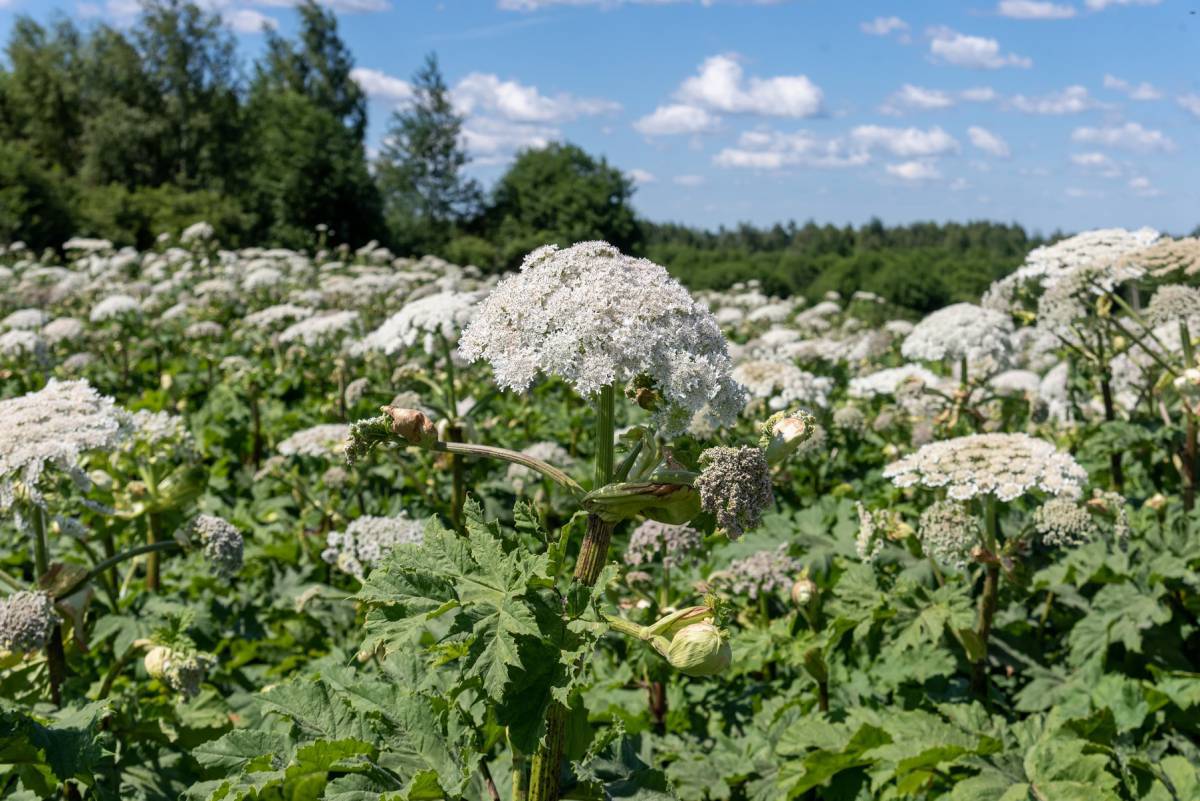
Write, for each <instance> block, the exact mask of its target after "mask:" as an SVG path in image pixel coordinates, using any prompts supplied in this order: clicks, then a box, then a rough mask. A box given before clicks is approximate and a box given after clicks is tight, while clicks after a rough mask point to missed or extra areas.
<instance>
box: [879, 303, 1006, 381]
mask: <svg viewBox="0 0 1200 801" xmlns="http://www.w3.org/2000/svg"><path fill="white" fill-rule="evenodd" d="M1012 332H1013V324H1012V320H1011V319H1010V318H1009V316H1008V315H1006V314H1002V313H1000V312H998V311H994V310H992V309H984V308H980V307H979V306H976V305H974V304H972V303H956V304H954V305H953V306H947V307H946V308H944V309H938V310H937V311H935V312H934V313H933V314H930V315H929V316H928V317H926V318H925V319H924V320H922V321H921V322H919V323H917V325H916V326H915V327H914V328H913V330H912V333H910V334H909V335H908V336H907V337H906V338H905V339H904V344H903V345H901V346H900V352H901V353H902V354H904V357H905V358H907V359H918V360H921V361H929V362H938V361H943V360H947V359H949V360H951V361H954V362H958V361H960V360H962V359H966V361H967V364H968V366H971V367H973V366H975V365H985V364H987V365H995V366H997V367H1003V366H1005V365H1007V364H1008V360H1009V356H1010V354H1011V353H1012V342H1011V339H1010V338H1011V336H1012Z"/></svg>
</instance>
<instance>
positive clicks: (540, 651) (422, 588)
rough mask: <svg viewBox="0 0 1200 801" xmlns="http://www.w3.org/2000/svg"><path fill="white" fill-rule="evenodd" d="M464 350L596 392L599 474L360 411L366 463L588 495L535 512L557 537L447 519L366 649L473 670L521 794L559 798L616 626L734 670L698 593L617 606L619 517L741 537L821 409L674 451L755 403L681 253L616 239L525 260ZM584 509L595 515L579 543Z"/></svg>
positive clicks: (523, 384)
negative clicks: (671, 256) (473, 470)
mask: <svg viewBox="0 0 1200 801" xmlns="http://www.w3.org/2000/svg"><path fill="white" fill-rule="evenodd" d="M459 349H460V351H461V353H462V355H463V356H464V357H465V358H467V359H470V360H484V361H487V362H488V363H489V364H490V365H491V367H492V369H493V372H494V374H495V378H496V382H497V384H498V385H499V386H500V387H502V388H504V389H508V390H513V391H518V392H521V391H525V390H527V389H529V387H530V386H531V384H532V383H533V382H534V381H535V380H536V379H537V378H538V377H539V376H551V377H556V378H559V379H561V380H563V381H564V382H566V383H567V384H569V385H570V386H571V387H572V388H573V389H574V390H575V392H576V393H577V394H578V395H579V396H580V397H581V398H583V399H584V400H585V401H587V402H588V403H590V404H591V407H592V409H593V425H594V433H593V468H594V469H593V476H592V480H591V482H590V486H584V485H582V484H580V483H578V482H577V481H575V479H573V478H572V477H571V476H570V475H568V474H567V473H566V472H564V471H563V470H562V469H561V468H560V467H559V466H556V465H553V464H551V463H549V462H548V461H545V460H543V459H541V458H538V457H537V456H535V455H531V454H530V453H525V452H518V451H512V450H508V449H504V448H499V447H494V446H490V445H485V444H472V443H463V442H456V441H453V440H451V439H448V438H445V437H443V436H440V434H439V429H438V427H437V426H436V425H435V424H434V422H433V421H432V420H431V419H430V418H429V417H428V416H427V415H426V414H424V413H423V412H420V411H418V410H413V409H401V408H396V407H384V409H383V414H381V415H380V416H378V417H375V418H370V419H367V420H363V421H360V422H358V423H356V424H354V425H353V426H352V428H351V444H350V446H349V449H348V454H349V456H350V458H351V460H352V461H357V460H360V459H363V458H364V457H365V456H366V455H367V454H368V453H369V452H370V451H372V450H373V449H376V448H379V447H384V448H389V449H397V450H398V449H402V448H417V449H425V450H431V451H441V452H444V453H449V454H454V455H455V456H459V457H471V456H474V457H486V458H492V459H498V460H500V461H504V462H509V463H511V464H517V465H521V466H523V467H525V468H528V469H531V470H533V471H535V472H537V473H539V474H541V475H542V476H544V477H545V478H546V479H548V480H549V481H552V482H554V483H556V484H558V485H560V486H562V487H563V488H564V489H565V490H566V491H567V492H569V493H570V495H571V496H572V497H573V498H574V501H575V504H576V508H577V509H578V512H577V514H576V516H575V517H574V518H572V521H571V523H569V524H568V525H567V526H565V527H564V529H563V531H562V532H561V534H560V535H559V536H558V537H557V538H551V537H549V536H548V535H547V534H546V533H545V532H541V531H540V528H539V526H538V524H537V522H536V521H528V520H527V521H526V525H527V527H529V528H532V529H534V530H537V531H539V538H540V539H541V541H540V543H539V542H537V540H535V541H534V542H531V543H521V542H517V543H514V542H509V541H505V540H504V539H502V538H500V537H498V536H497V530H496V529H495V528H494V527H491V526H489V525H488V524H486V523H484V522H483V520H482V519H481V516H480V513H479V511H478V510H477V509H476V510H475V511H473V512H471V513H470V514H468V515H467V518H468V521H467V525H466V532H465V537H458V536H455V535H453V534H450V533H449V532H445V531H442V530H437V529H436V528H435V529H431V530H427V531H426V536H425V541H424V543H423V545H421V546H419V547H417V546H410V547H406V546H403V545H401V546H398V547H397V548H396V549H395V550H394V552H393V555H392V557H391V558H390V560H388V561H387V562H385V563H384V564H383V566H382V568H383V569H382V570H377V571H376V572H375V573H373V574H372V575H371V576H370V577H369V578H368V579H367V581H366V585H365V588H364V589H363V591H362V592H361V593H360V595H359V598H360V600H361V601H363V602H364V603H365V604H366V605H367V606H368V607H370V608H371V609H372V611H371V612H370V613H369V614H368V617H367V631H368V640H367V646H366V649H365V654H366V655H367V657H368V658H369V656H370V655H373V654H386V653H390V652H394V651H399V650H408V649H411V648H412V647H414V646H416V647H418V648H422V649H423V651H424V653H425V657H426V659H428V661H429V663H430V665H431V667H432V666H439V665H445V666H456V673H457V679H456V680H455V682H456V683H455V685H454V686H455V688H456V689H455V690H454V694H456V695H457V694H459V693H466V694H467V696H469V697H471V698H474V699H475V701H474V702H475V703H483V704H485V705H486V706H487V708H488V709H489V710H490V711H489V713H488V715H489V717H493V718H494V719H495V720H496V722H497V723H499V724H500V725H502V726H503V727H504V729H505V732H506V737H507V740H508V743H509V745H510V748H511V750H512V764H513V771H514V775H513V786H514V788H515V792H514V795H515V796H516V797H519V798H526V797H527V798H529V799H533V800H534V801H547V800H548V799H554V798H558V797H559V787H560V782H561V780H562V777H563V760H564V754H565V752H566V750H567V740H568V729H569V728H571V727H573V726H577V725H578V723H579V720H580V715H581V714H582V707H581V705H580V703H579V697H578V693H579V690H580V688H581V682H582V681H583V676H584V674H585V672H586V669H587V663H588V654H589V652H590V651H591V649H592V648H593V647H594V645H595V643H596V642H597V640H598V639H599V637H600V636H602V635H603V634H604V633H605V632H606V631H608V630H613V631H617V632H621V633H625V634H627V635H629V636H632V637H634V638H636V639H638V640H641V641H644V642H646V643H648V644H649V645H651V646H652V647H653V649H654V650H656V651H657V652H658V653H659V654H661V656H662V658H663V659H665V660H666V661H667V663H669V664H670V665H671V666H673V667H675V668H676V669H678V670H680V671H682V672H684V673H686V674H688V675H694V676H704V675H710V674H712V673H716V672H720V671H721V670H723V669H724V668H725V667H727V666H728V664H729V661H730V651H729V647H728V644H727V642H726V635H725V633H724V632H723V631H722V629H721V628H720V627H719V625H718V623H719V621H714V615H715V610H714V609H713V608H712V607H711V605H704V604H702V605H698V606H693V607H686V608H685V609H683V610H679V611H677V612H676V613H673V614H672V615H670V616H668V617H667V618H664V619H663V620H661V621H659V622H658V623H656V624H654V625H653V626H650V627H642V626H638V625H636V624H633V623H630V622H628V621H625V620H624V619H622V618H620V617H617V616H615V615H611V614H608V613H605V612H603V611H602V606H603V605H604V602H605V592H606V589H607V585H608V583H609V582H610V581H611V580H612V579H613V577H614V568H613V567H611V566H610V561H611V560H610V553H609V551H610V543H611V541H612V538H613V532H614V529H615V528H616V527H617V526H618V525H620V524H621V523H622V522H623V521H626V520H632V519H634V518H637V517H644V518H647V519H650V520H656V521H660V522H663V523H668V524H676V525H678V524H682V523H687V522H689V521H692V520H693V519H699V518H701V517H702V516H707V517H708V518H709V519H711V521H712V522H711V524H710V525H712V526H713V527H714V528H715V529H716V530H717V531H718V532H722V533H724V534H725V535H727V536H729V537H730V538H736V537H737V536H738V535H740V534H741V533H742V532H743V531H744V530H746V529H750V528H753V527H754V526H755V525H757V523H758V521H759V520H760V518H761V515H762V512H763V510H764V508H765V507H766V506H768V505H769V504H770V503H771V502H772V489H771V474H770V470H771V464H772V463H773V462H774V463H778V462H779V461H780V460H782V459H783V458H786V456H787V455H788V454H789V453H790V452H791V451H792V450H793V449H794V448H795V447H796V446H797V445H798V444H799V442H800V441H801V440H802V439H803V437H804V433H805V431H804V424H803V423H802V422H799V421H795V420H791V419H790V418H787V416H786V415H784V414H780V415H776V418H775V419H774V420H773V421H772V422H771V424H770V425H769V426H768V427H767V430H766V433H765V435H764V439H763V441H762V442H761V443H756V444H755V445H751V446H741V447H732V446H720V447H714V448H709V449H708V450H704V451H702V452H700V453H698V454H696V455H689V454H687V453H685V452H684V451H683V450H680V449H677V448H674V447H673V446H672V444H671V443H672V440H673V438H674V437H676V436H678V435H681V434H683V433H684V432H685V431H686V430H687V429H688V427H689V426H690V425H691V424H692V423H693V420H695V419H696V418H697V417H700V418H704V419H706V420H707V422H708V423H709V424H710V425H712V424H716V425H721V424H724V423H727V422H730V421H732V420H733V419H734V418H736V416H737V415H738V413H739V412H740V411H741V409H742V407H743V406H744V397H743V394H742V390H741V388H740V387H739V386H738V384H737V383H736V382H735V381H734V380H733V379H732V377H731V375H730V372H731V367H732V365H731V363H730V360H729V356H728V354H727V350H726V345H725V340H724V337H723V336H722V334H721V332H720V329H719V327H718V326H717V324H716V321H715V319H714V318H713V317H712V315H711V314H710V313H709V312H708V310H707V309H706V308H705V307H703V306H701V305H700V304H698V303H697V302H696V301H694V300H693V299H692V298H691V297H690V296H689V295H688V293H687V291H686V290H685V289H684V288H683V287H682V286H680V285H679V284H678V283H676V282H675V281H674V280H673V279H671V278H670V277H669V276H668V275H667V273H666V271H665V270H664V269H663V268H662V267H659V266H658V265H655V264H653V263H651V262H649V261H646V260H641V259H634V258H630V257H628V256H624V255H622V254H621V253H620V252H619V251H617V250H616V249H615V248H613V247H612V246H610V245H608V244H606V243H601V242H588V243H582V244H578V245H575V246H573V247H571V248H567V249H563V250H560V249H558V248H556V247H553V246H551V247H546V248H542V249H540V250H537V251H535V252H533V253H532V254H530V255H529V256H528V257H527V258H526V260H525V262H524V264H523V265H522V268H521V272H520V273H518V274H516V275H513V276H511V277H509V278H506V279H505V280H503V281H501V282H500V284H499V285H498V286H497V287H496V288H495V290H494V291H493V292H492V293H491V294H490V295H489V296H488V297H487V298H486V299H485V300H484V301H483V302H482V303H481V304H480V305H479V307H478V309H477V311H476V314H475V319H474V321H473V322H472V323H471V324H470V325H469V326H468V327H467V329H466V331H465V332H464V333H463V336H462V338H461V340H460V342H459ZM621 395H624V397H625V398H626V399H627V400H628V401H629V402H630V403H629V408H630V409H631V410H632V409H635V408H636V409H640V410H641V412H640V413H644V416H646V417H647V418H648V419H646V421H645V422H643V423H640V424H637V425H634V426H633V427H632V428H630V429H629V430H628V431H627V432H626V433H625V434H624V436H623V440H624V441H625V442H626V443H628V444H629V447H628V449H627V452H625V453H624V454H623V455H622V458H621V459H620V460H618V459H617V454H616V447H615V436H614V435H615V429H616V418H617V413H618V406H617V398H618V397H619V396H621ZM621 411H624V410H623V409H622V410H621ZM789 421H790V422H791V423H796V422H799V425H798V427H797V426H796V425H789ZM575 520H581V521H582V524H583V534H582V539H581V540H580V542H579V544H578V547H577V548H576V547H575V546H574V544H573V543H572V541H571V536H572V532H573V530H574V528H575V526H574V525H573V524H574V521H575ZM572 555H574V568H573V570H572V572H571V576H570V578H566V577H565V576H563V575H561V574H563V573H564V572H565V570H566V568H567V564H568V561H569V560H570V558H571V556H572ZM447 619H448V620H449V624H448V626H447V623H446V620H447Z"/></svg>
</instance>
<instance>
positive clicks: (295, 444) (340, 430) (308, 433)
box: [279, 423, 350, 459]
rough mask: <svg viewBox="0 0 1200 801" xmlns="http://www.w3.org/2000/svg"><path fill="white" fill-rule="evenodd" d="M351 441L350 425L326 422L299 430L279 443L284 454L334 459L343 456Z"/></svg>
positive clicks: (280, 450)
mask: <svg viewBox="0 0 1200 801" xmlns="http://www.w3.org/2000/svg"><path fill="white" fill-rule="evenodd" d="M349 441H350V426H348V425H346V424H345V423H326V424H324V425H319V426H313V427H312V428H306V429H304V430H302V431H297V432H296V433H295V434H292V435H291V436H290V437H288V438H287V439H285V440H284V441H283V442H281V443H279V452H280V453H281V454H283V455H284V456H314V457H318V458H325V459H332V458H336V457H338V456H341V455H342V454H343V452H344V451H345V449H346V444H347V443H348V442H349Z"/></svg>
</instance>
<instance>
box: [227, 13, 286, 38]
mask: <svg viewBox="0 0 1200 801" xmlns="http://www.w3.org/2000/svg"><path fill="white" fill-rule="evenodd" d="M222 16H223V18H224V19H225V21H226V22H227V23H228V24H229V27H230V28H233V29H234V30H235V31H237V32H238V33H262V32H263V29H269V30H275V28H276V27H278V26H279V23H278V22H276V21H275V20H274V19H273V18H271V17H268V16H267V15H266V14H262V13H259V12H258V11H255V10H254V9H251V8H239V9H237V10H235V11H230V12H227V13H225V14H224V15H222Z"/></svg>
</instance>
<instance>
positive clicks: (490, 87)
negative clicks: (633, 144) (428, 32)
mask: <svg viewBox="0 0 1200 801" xmlns="http://www.w3.org/2000/svg"><path fill="white" fill-rule="evenodd" d="M451 96H452V98H453V100H454V105H455V107H456V108H457V109H458V110H459V111H460V112H461V113H463V114H473V113H477V112H479V111H486V112H488V113H491V114H495V115H497V116H499V117H501V118H503V119H506V120H509V121H511V122H534V123H556V122H569V121H570V120H574V119H577V118H579V117H585V116H594V115H597V114H607V113H610V112H613V111H617V110H619V109H620V108H621V106H620V104H619V103H615V102H613V101H611V100H600V99H595V98H578V97H574V96H572V95H569V94H565V93H563V94H558V95H555V96H554V97H548V96H546V95H544V94H542V93H541V92H539V91H538V89H537V87H534V86H529V85H527V84H522V83H518V82H517V81H505V80H501V79H500V78H499V77H498V76H496V75H493V74H490V73H483V72H472V73H471V74H470V75H467V76H466V77H465V78H463V79H462V80H461V81H459V82H458V84H457V85H455V87H454V89H453V91H452V92H451Z"/></svg>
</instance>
